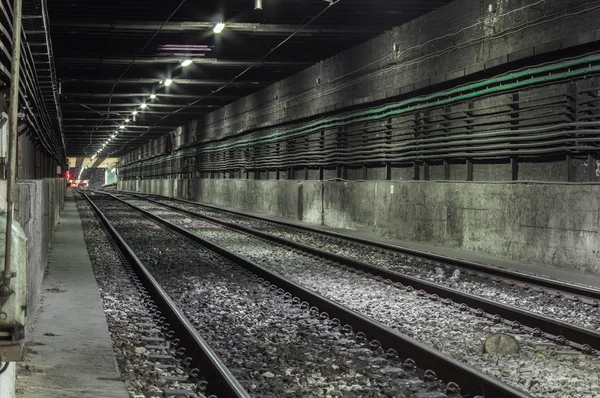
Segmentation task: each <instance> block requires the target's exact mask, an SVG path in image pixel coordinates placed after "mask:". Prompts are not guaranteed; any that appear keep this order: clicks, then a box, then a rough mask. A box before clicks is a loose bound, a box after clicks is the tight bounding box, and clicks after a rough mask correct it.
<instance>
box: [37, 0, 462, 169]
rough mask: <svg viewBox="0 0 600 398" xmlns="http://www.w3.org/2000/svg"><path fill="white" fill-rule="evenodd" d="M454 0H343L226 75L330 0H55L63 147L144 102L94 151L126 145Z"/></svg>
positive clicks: (97, 137) (110, 126)
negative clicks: (220, 26) (166, 83)
mask: <svg viewBox="0 0 600 398" xmlns="http://www.w3.org/2000/svg"><path fill="white" fill-rule="evenodd" d="M449 1H450V0H402V1H399V0H362V1H361V0H341V1H339V2H338V3H336V4H335V5H333V6H331V7H330V8H329V9H328V10H327V11H325V12H324V13H323V14H322V15H320V16H319V18H318V19H316V20H315V21H314V22H313V23H311V24H310V25H308V26H307V27H306V28H305V29H303V30H302V31H300V32H299V33H298V34H297V35H296V36H294V37H293V38H291V39H290V40H289V41H287V42H286V43H285V44H283V45H282V46H281V47H279V48H277V49H276V50H275V51H273V52H272V53H271V54H270V55H269V56H268V57H266V58H264V60H263V62H261V63H260V64H257V65H256V66H254V67H253V68H252V69H251V70H249V71H248V72H246V73H245V74H244V75H243V76H241V77H239V78H238V79H237V80H235V81H234V82H233V83H231V84H229V85H226V84H227V83H228V82H230V81H232V80H233V79H235V77H236V76H237V75H239V74H240V73H241V72H243V71H244V70H245V69H247V68H248V67H250V66H252V65H253V63H255V62H256V61H258V60H260V59H261V58H262V57H264V56H265V55H266V54H267V53H268V52H269V51H270V50H272V49H273V48H274V47H275V46H277V45H278V44H279V43H281V42H282V41H283V40H284V39H286V38H287V37H288V36H289V35H290V34H291V33H292V32H294V31H295V30H296V29H297V28H298V27H299V26H301V25H302V24H305V23H307V22H309V21H310V20H311V18H312V17H314V16H316V15H317V14H319V13H320V12H321V11H323V10H324V9H325V8H326V7H327V5H328V4H329V3H328V2H326V1H323V0H263V1H262V3H263V10H262V11H260V10H254V5H255V0H237V1H234V0H231V1H214V0H213V1H210V0H187V1H185V2H184V4H183V6H181V8H179V9H178V10H177V11H175V10H176V9H177V7H178V6H179V5H180V0H173V1H164V0H160V1H159V0H120V1H115V0H102V1H98V0H50V1H49V2H48V7H49V16H50V28H51V36H52V41H53V51H54V57H55V62H56V69H57V75H58V79H59V81H60V82H61V84H60V94H61V96H60V104H61V107H62V111H63V117H64V133H65V144H66V147H67V155H68V156H85V155H88V156H90V155H93V154H95V153H96V151H97V150H98V149H100V148H101V147H102V144H103V143H105V142H106V140H107V139H108V137H110V136H111V135H112V134H113V133H114V132H115V131H116V130H118V126H119V125H123V124H124V120H125V118H131V116H132V112H133V111H136V110H137V111H138V114H137V115H136V116H135V122H133V121H132V122H130V123H128V124H127V128H125V129H122V130H119V131H120V132H119V134H118V135H117V136H116V138H114V139H112V140H111V141H110V142H109V143H108V144H107V146H106V148H105V149H104V150H103V151H102V153H101V154H100V155H98V156H100V157H104V156H119V155H122V154H124V153H127V152H129V151H130V150H132V149H134V148H136V147H138V146H140V145H142V144H144V143H146V142H148V141H149V140H150V139H153V138H156V137H157V136H160V135H162V134H164V133H166V132H168V131H170V130H172V129H173V128H175V127H178V126H181V125H182V124H185V123H186V122H188V121H190V120H191V119H194V118H197V117H199V116H201V115H203V114H206V113H209V112H211V111H214V110H215V109H218V108H220V107H222V106H224V105H226V104H229V103H231V102H233V101H235V100H236V99H238V98H240V97H243V96H246V95H248V94H251V93H253V92H255V91H257V90H259V89H261V88H263V87H265V86H267V85H269V84H271V83H273V82H276V81H279V80H281V79H283V78H285V77H288V76H290V75H292V74H294V73H296V72H298V71H300V70H302V69H305V68H307V67H308V66H310V65H312V64H314V63H316V62H318V61H320V60H323V59H325V58H327V57H330V56H332V55H335V54H337V53H339V52H341V51H343V50H346V49H348V48H351V47H353V46H356V45H358V44H360V43H362V42H365V41H366V40H368V39H370V38H373V37H375V36H377V35H379V34H381V33H382V32H384V31H385V30H387V29H390V28H391V27H393V26H398V25H401V24H402V23H405V22H407V21H409V20H411V19H414V18H416V17H419V16H421V15H423V14H426V13H428V12H430V11H432V10H434V9H435V8H437V7H440V6H442V5H443V4H446V3H448V2H449ZM171 14H172V17H171V18H170V20H169V22H166V23H165V21H166V20H167V19H168V18H169V16H170V15H171ZM221 20H222V21H224V22H225V24H226V26H225V29H224V30H223V31H222V32H221V33H219V34H216V33H214V32H213V27H214V26H215V24H216V23H218V22H220V21H221ZM185 59H191V60H193V63H192V64H191V65H189V66H186V67H182V66H181V65H180V63H181V61H182V60H185ZM167 78H170V79H172V80H173V83H172V84H171V85H170V86H169V87H165V86H164V84H161V81H162V82H164V81H165V79H167ZM224 85H226V86H225V87H224V88H223V86H224ZM220 88H222V89H221V90H219V89H220ZM215 90H219V91H218V92H216V93H213V91H215ZM111 93H112V94H111ZM151 94H155V95H156V98H154V99H151V98H150V95H151ZM207 95H209V96H208V97H206V98H203V97H205V96H207ZM201 98H203V99H202V100H200V99H201ZM198 100H200V101H198ZM195 101H198V102H197V103H195V104H194V105H190V103H192V102H195ZM142 103H147V107H146V108H145V109H140V105H141V104H142ZM185 106H187V107H186V108H185V109H181V108H182V107H185Z"/></svg>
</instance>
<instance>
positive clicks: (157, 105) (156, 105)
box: [62, 97, 222, 113]
mask: <svg viewBox="0 0 600 398" xmlns="http://www.w3.org/2000/svg"><path fill="white" fill-rule="evenodd" d="M209 98H210V97H209ZM198 99H200V98H198ZM84 105H85V106H87V107H91V108H95V107H102V108H105V109H106V108H107V107H108V106H109V104H108V103H105V104H90V103H87V104H84ZM62 106H63V109H64V108H65V107H69V106H81V105H79V104H74V103H72V102H65V103H63V104H62ZM122 106H125V107H130V108H139V106H140V104H139V103H138V102H113V103H111V104H110V107H111V108H112V107H122ZM184 106H185V107H186V108H188V109H194V108H221V107H222V106H221V105H210V104H198V105H187V104H162V103H158V102H153V103H148V107H147V108H145V109H149V108H181V107H184ZM145 111H146V110H144V111H143V112H145ZM138 112H140V113H141V112H142V111H141V110H140V111H138Z"/></svg>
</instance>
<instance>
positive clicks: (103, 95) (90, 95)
mask: <svg viewBox="0 0 600 398" xmlns="http://www.w3.org/2000/svg"><path fill="white" fill-rule="evenodd" d="M62 94H63V96H64V97H74V98H110V97H112V98H136V97H137V98H144V99H146V98H148V97H149V96H150V94H151V93H113V94H112V95H111V94H110V93H92V92H85V93H83V92H70V91H68V90H65V89H63V90H62ZM155 95H156V97H157V98H175V99H177V98H181V99H191V100H197V99H198V98H200V95H189V94H165V93H162V94H161V93H156V94H155ZM210 98H212V99H218V100H236V99H238V98H239V96H237V95H211V96H210Z"/></svg>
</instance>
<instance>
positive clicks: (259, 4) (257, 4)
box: [254, 0, 262, 10]
mask: <svg viewBox="0 0 600 398" xmlns="http://www.w3.org/2000/svg"><path fill="white" fill-rule="evenodd" d="M254 9H255V10H262V0H254Z"/></svg>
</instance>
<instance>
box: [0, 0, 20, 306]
mask: <svg viewBox="0 0 600 398" xmlns="http://www.w3.org/2000/svg"><path fill="white" fill-rule="evenodd" d="M21 8H22V0H14V5H13V32H12V36H13V37H12V65H11V79H10V109H9V114H8V120H9V122H10V126H9V132H8V162H7V164H8V169H7V180H6V250H5V257H4V272H3V273H2V285H0V298H4V299H6V297H8V296H10V295H11V294H12V293H13V291H12V288H11V286H10V280H11V278H12V277H13V273H12V272H11V270H10V257H11V243H12V224H13V215H14V214H13V213H14V202H13V200H14V198H13V186H14V184H15V176H16V171H17V170H16V169H17V134H18V124H19V121H18V114H19V73H20V66H21V22H22V21H21Z"/></svg>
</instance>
